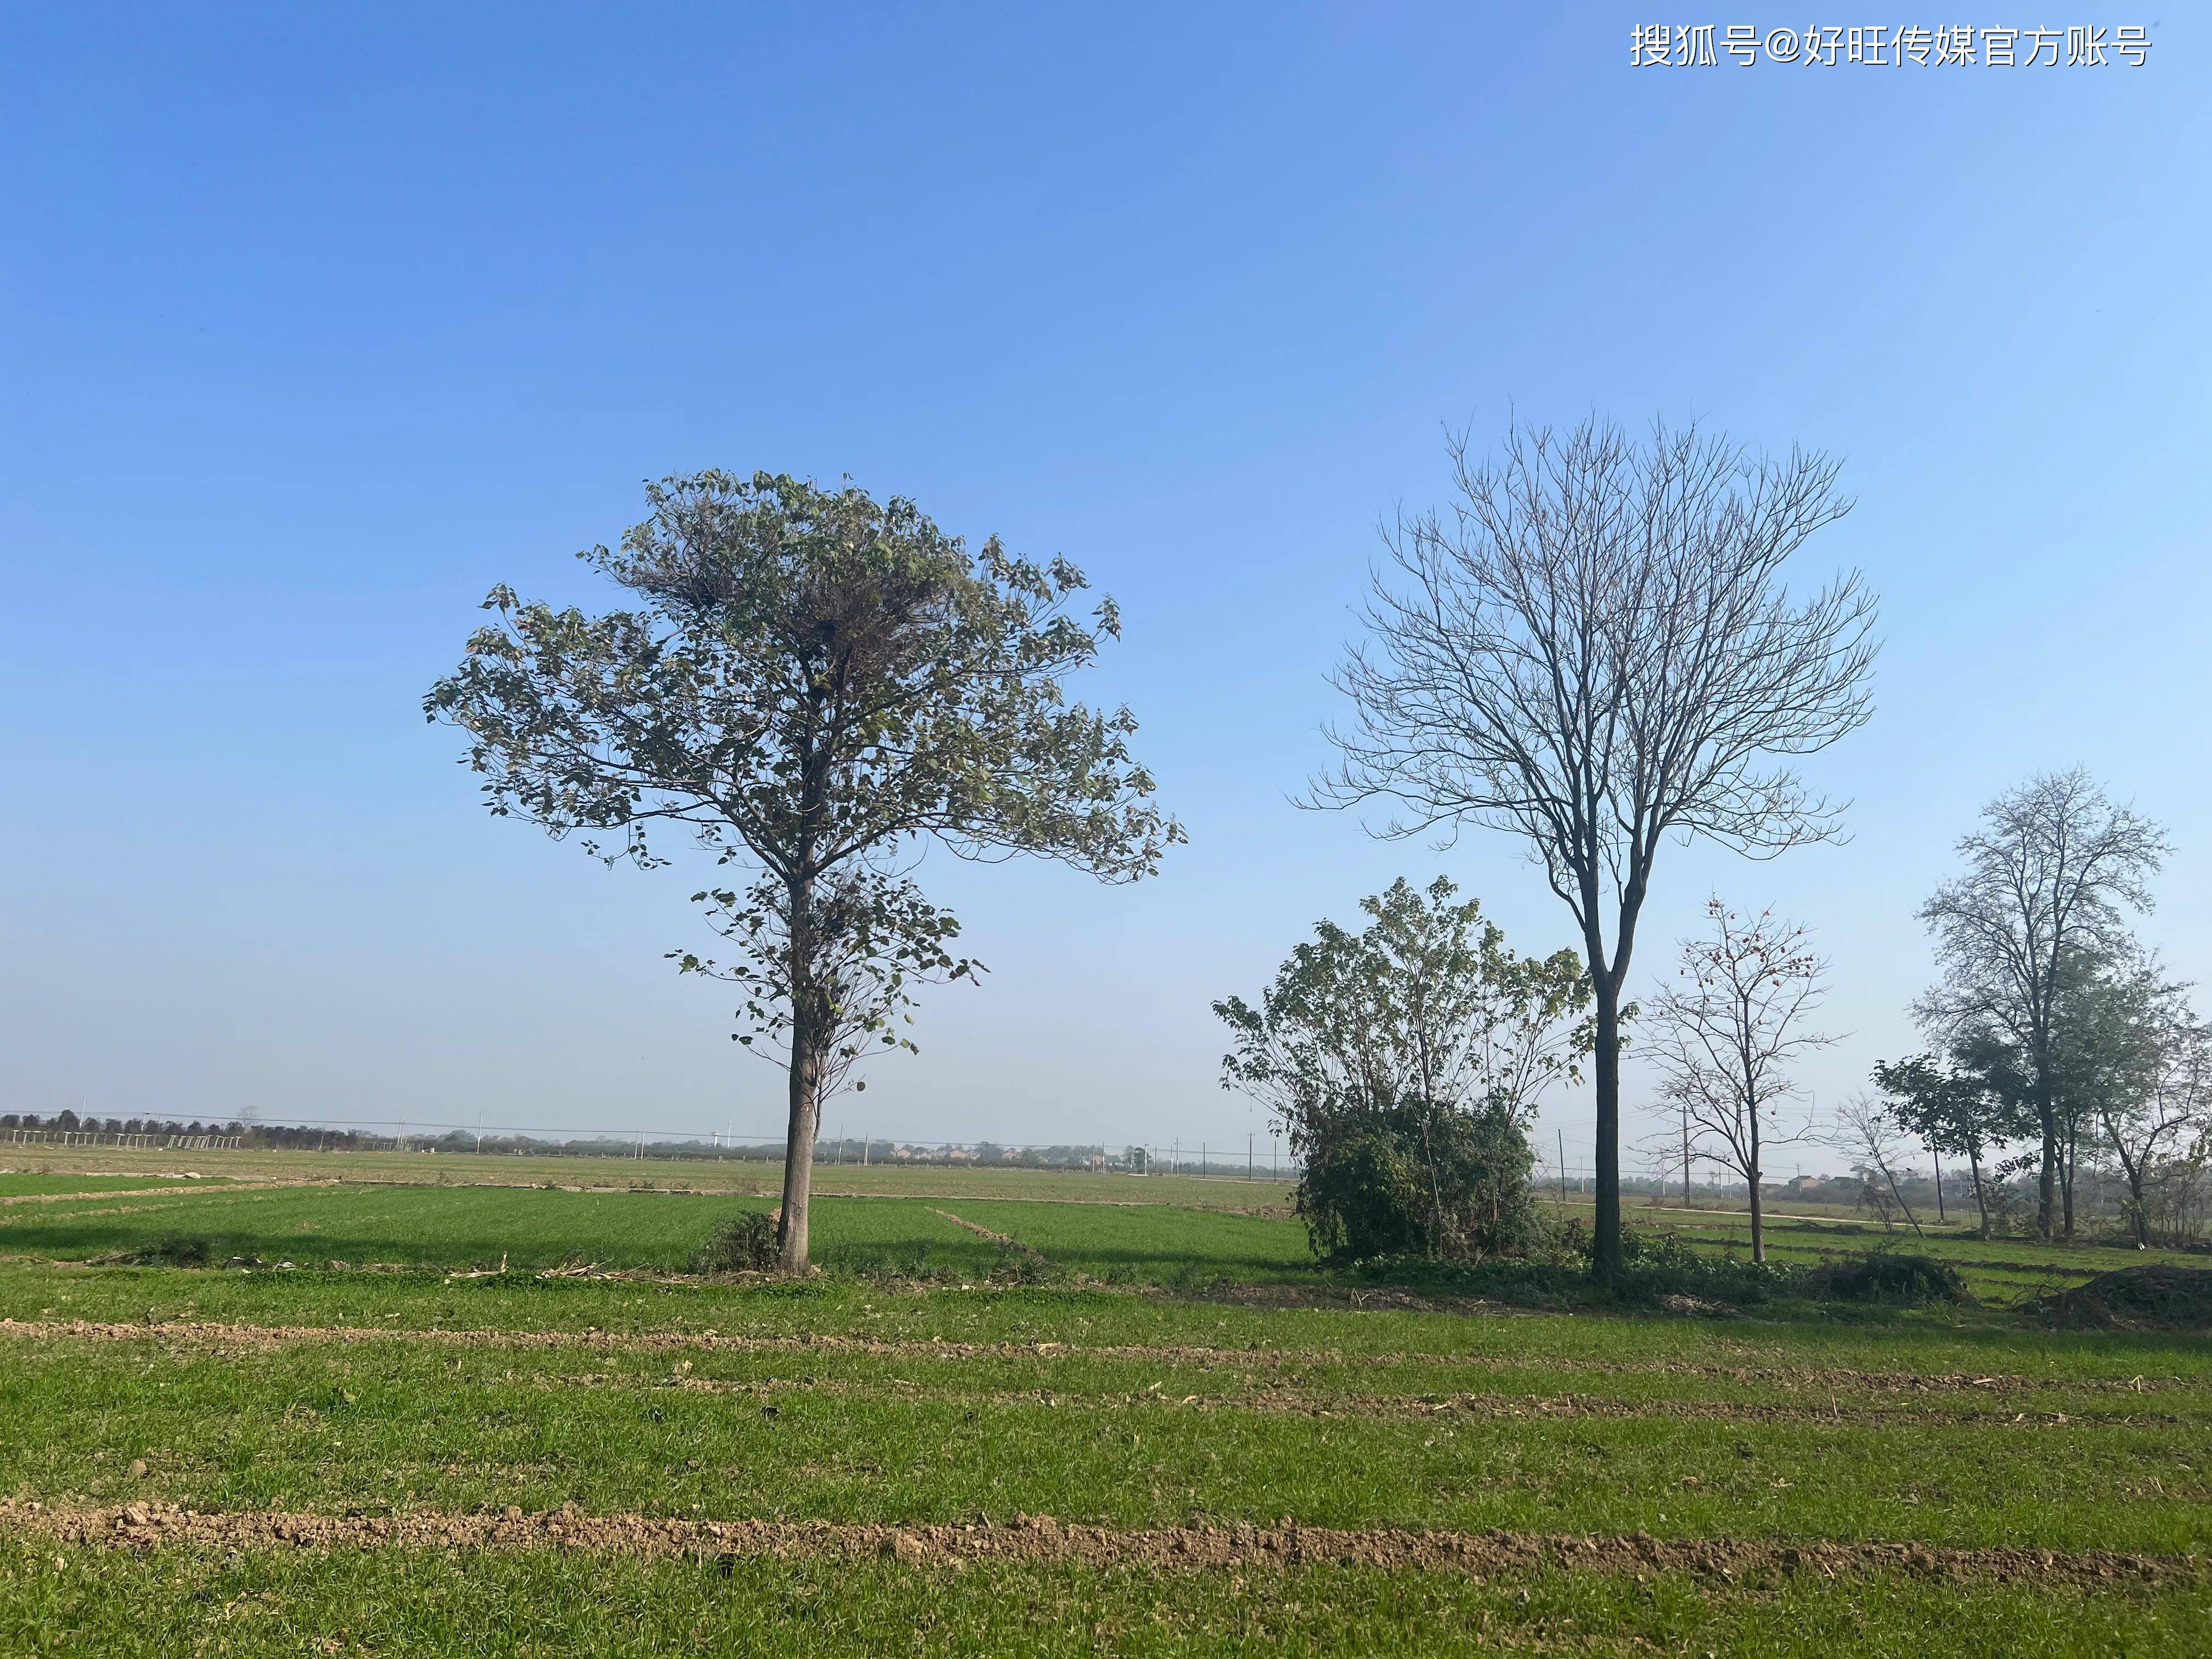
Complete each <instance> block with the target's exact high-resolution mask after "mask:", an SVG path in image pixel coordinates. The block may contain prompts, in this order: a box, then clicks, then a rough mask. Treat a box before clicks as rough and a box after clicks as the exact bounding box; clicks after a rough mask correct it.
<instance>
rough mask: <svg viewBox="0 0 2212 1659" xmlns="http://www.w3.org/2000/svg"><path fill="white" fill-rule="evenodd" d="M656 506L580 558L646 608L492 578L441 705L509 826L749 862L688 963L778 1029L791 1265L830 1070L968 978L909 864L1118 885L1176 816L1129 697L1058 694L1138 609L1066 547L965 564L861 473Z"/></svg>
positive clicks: (778, 479)
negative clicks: (706, 952) (1092, 590)
mask: <svg viewBox="0 0 2212 1659" xmlns="http://www.w3.org/2000/svg"><path fill="white" fill-rule="evenodd" d="M647 498H648V501H649V503H650V505H651V507H652V515H651V516H650V517H649V518H647V520H645V521H644V522H643V523H641V524H640V525H638V526H635V528H633V529H632V530H631V531H630V532H629V533H628V534H627V535H625V536H624V537H623V540H622V543H621V545H620V547H619V548H618V549H616V550H609V549H607V548H605V547H598V548H593V549H592V550H589V551H587V552H586V553H584V554H583V555H581V557H582V558H583V559H584V560H585V562H586V563H588V564H590V565H591V566H592V568H594V569H596V570H598V571H599V572H600V573H601V574H604V575H605V576H607V577H608V578H609V579H610V580H612V581H614V582H615V583H617V585H618V586H621V587H623V588H625V589H627V590H629V592H630V593H632V594H634V595H635V599H636V605H635V608H634V609H629V610H617V611H609V612H608V613H606V614H605V615H603V616H596V617H594V616H587V615H586V614H585V613H583V612H582V611H578V610H575V609H573V608H572V609H567V610H555V609H554V608H552V607H551V606H550V605H544V604H542V603H541V604H525V603H523V602H521V601H520V600H519V599H517V598H516V596H515V595H514V593H513V592H512V591H511V590H510V589H508V588H507V587H505V586H501V587H499V588H496V589H495V590H494V591H493V592H492V594H491V597H490V598H489V599H487V600H486V601H485V608H486V609H487V610H489V611H495V612H496V613H497V617H498V620H497V621H496V622H495V623H493V624H492V625H490V626H488V627H485V628H483V629H480V630H479V631H478V632H477V633H476V634H475V635H473V636H472V637H471V639H470V641H469V645H468V654H467V657H466V658H465V660H464V661H463V662H462V664H461V665H460V666H459V668H458V669H457V670H456V671H454V672H453V674H451V675H449V676H448V677H447V678H443V679H441V680H440V681H439V682H438V683H437V684H435V686H433V687H432V688H431V690H430V692H429V694H428V697H427V698H426V700H425V702H424V709H425V712H426V714H428V716H429V718H431V719H432V720H448V721H451V722H453V724H455V725H457V726H460V727H461V728H462V729H463V730H465V732H467V733H468V734H469V739H470V743H469V752H468V757H467V763H468V764H469V765H471V767H473V768H474V769H476V770H477V772H479V773H481V774H483V776H484V780H485V781H484V784H483V794H484V798H485V802H486V805H488V806H489V809H490V811H492V812H493V813H494V814H495V816H498V817H519V818H520V819H522V820H523V821H525V822H526V823H533V824H537V825H538V826H540V827H542V828H544V829H546V830H547V831H549V832H550V834H551V835H553V836H555V837H556V838H559V837H562V836H568V835H570V834H572V833H574V832H577V831H582V832H584V833H585V835H586V837H587V838H586V840H585V842H584V845H585V847H586V850H588V851H590V852H592V853H593V854H596V855H598V856H599V857H602V858H604V859H605V860H607V861H609V862H610V863H611V862H614V861H616V860H629V861H631V862H633V863H635V864H636V865H638V866H641V867H651V866H655V865H659V864H662V863H665V862H666V857H665V854H663V853H662V852H661V851H660V850H659V848H660V844H661V837H662V836H665V835H668V834H674V835H676V836H681V837H685V838H689V839H690V840H691V841H693V842H695V843H696V846H697V847H698V848H700V849H701V850H702V851H703V852H705V853H706V854H708V855H709V856H710V857H712V858H713V859H714V860H716V861H717V863H719V864H721V865H725V866H737V867H738V868H740V869H742V870H744V872H746V873H747V874H748V876H749V877H750V879H749V880H748V881H747V882H745V883H744V884H742V885H732V886H729V887H717V888H710V889H708V890H706V891H704V892H702V893H701V894H699V895H697V897H698V898H699V899H700V900H701V901H702V902H704V903H706V904H708V906H709V907H710V909H711V914H712V915H713V916H714V920H715V921H716V924H717V925H718V926H719V927H720V929H721V931H722V932H723V933H725V934H726V936H727V937H728V938H729V939H731V940H732V943H733V944H734V945H737V947H738V960H737V961H736V962H734V963H732V964H731V965H729V966H727V967H722V966H720V965H718V964H716V963H714V962H713V961H711V960H709V959H705V958H701V957H694V956H691V955H690V954H688V953H671V954H674V955H677V956H678V958H679V961H680V963H681V965H682V966H683V967H684V968H685V969H689V970H692V971H698V972H708V973H717V974H722V975H726V976H727V977H730V978H732V979H734V980H735V981H737V982H738V984H739V985H740V986H741V987H743V989H744V994H745V998H746V1000H745V1003H744V1009H743V1011H742V1017H743V1018H744V1021H745V1023H746V1024H748V1025H750V1027H751V1028H752V1029H751V1030H750V1031H748V1032H745V1033H744V1034H742V1035H741V1036H740V1038H739V1040H740V1041H744V1042H748V1043H749V1045H750V1043H751V1041H752V1039H754V1038H760V1037H765V1038H767V1039H769V1040H770V1042H775V1041H776V1040H778V1039H781V1048H782V1049H783V1060H782V1061H781V1063H783V1064H785V1065H786V1066H787V1070H788V1073H789V1079H788V1081H789V1090H788V1093H789V1106H790V1115H789V1127H788V1133H787V1147H786V1156H785V1164H784V1189H783V1208H782V1220H781V1233H780V1237H779V1243H780V1248H781V1261H782V1265H783V1266H784V1267H786V1268H787V1269H788V1270H791V1271H800V1270H803V1269H804V1268H805V1267H806V1264H807V1200H808V1194H809V1192H810V1190H811V1164H812V1158H813V1150H814V1143H815V1138H816V1135H817V1132H818V1128H819V1125H820V1121H821V1106H822V1102H823V1094H824V1091H825V1089H827V1088H829V1087H834V1086H835V1085H836V1083H837V1082H838V1081H839V1080H840V1079H841V1078H842V1075H843V1070H842V1068H844V1067H848V1066H849V1065H850V1064H851V1062H852V1061H853V1060H854V1059H855V1058H857V1057H858V1055H859V1054H860V1052H862V1051H863V1050H864V1049H865V1048H868V1047H870V1046H872V1045H873V1046H878V1047H880V1046H884V1045H889V1044H896V1043H898V1042H901V1039H900V1038H899V1037H898V1036H897V1034H896V1024H897V1021H898V1018H899V1016H900V1015H901V1013H902V1011H903V1009H904V1008H905V1006H907V1004H908V1000H909V994H910V989H911V987H914V986H915V985H917V984H920V983H924V982H927V981H932V980H943V979H949V978H956V977H958V978H965V977H969V976H972V975H973V974H974V973H975V971H976V967H975V963H972V962H969V961H965V960H963V959H959V958H957V957H954V955H953V954H952V952H951V949H950V943H951V940H952V939H954V938H955V937H956V935H957V932H958V927H957V922H956V921H954V919H953V918H952V917H951V916H950V915H946V914H945V912H944V911H942V910H939V909H938V908H935V907H933V906H932V905H931V904H930V903H928V902H927V900H926V899H924V898H923V896H921V891H920V890H919V889H918V888H917V887H916V885H915V883H914V881H913V880H912V872H913V869H914V866H915V862H916V860H918V858H919V856H920V855H921V852H922V851H923V850H924V849H926V848H927V846H928V845H930V844H932V843H934V844H936V845H939V846H942V847H944V848H947V849H949V850H950V851H951V852H952V853H954V854H957V855H958V856H960V857H963V858H968V859H973V860H985V861H989V860H999V859H1003V858H1009V857H1012V856H1014V855H1016V854H1036V855H1040V856H1043V857H1047V858H1051V859H1056V860H1060V861H1062V862H1065V863H1067V864H1069V865H1072V866H1074V867H1076V868H1078V869H1080V870H1083V871H1085V872H1089V873H1091V874H1092V875H1094V876H1097V877H1098V878H1100V879H1102V880H1105V881H1109V882H1127V881H1133V880H1135V879H1137V878H1140V877H1143V876H1146V875H1149V874H1152V872H1154V871H1155V870H1156V869H1157V867H1158V860H1159V859H1160V857H1161V854H1162V853H1163V851H1164V848H1166V847H1167V846H1168V845H1169V844H1170V843H1171V842H1177V841H1180V840H1182V829H1181V828H1180V827H1179V826H1178V825H1177V824H1176V823H1175V822H1174V820H1173V819H1171V818H1169V817H1164V815H1163V814H1162V813H1161V811H1159V809H1158V806H1157V805H1155V804H1154V801H1153V786H1152V777H1151V775H1149V774H1148V773H1147V772H1146V770H1145V769H1144V768H1143V767H1142V766H1141V765H1139V763H1137V761H1136V760H1135V759H1134V758H1133V756H1132V755H1131V753H1130V751H1129V747H1128V740H1129V737H1130V734H1131V733H1132V732H1133V731H1134V730H1135V726H1136V722H1135V720H1134V719H1133V717H1132V716H1131V715H1130V714H1129V712H1128V710H1127V709H1126V708H1123V709H1119V710H1117V711H1115V712H1114V713H1111V714H1104V713H1100V712H1097V711H1094V710H1092V709H1090V708H1085V707H1083V706H1081V705H1079V704H1071V703H1069V702H1066V700H1065V695H1064V683H1065V682H1066V679H1067V678H1068V677H1069V676H1070V675H1072V674H1073V672H1074V671H1076V670H1078V669H1079V668H1081V667H1083V666H1085V665H1087V664H1089V663H1090V662H1091V660H1092V659H1094V658H1095V657H1096V655H1097V651H1098V648H1099V646H1100V644H1101V642H1102V641H1104V640H1105V639H1108V638H1111V637H1118V636H1119V634H1120V631H1121V624H1120V618H1119V616H1118V613H1117V612H1116V611H1115V606H1114V605H1113V602H1112V601H1111V600H1110V599H1102V600H1101V601H1100V602H1099V603H1098V605H1097V607H1096V608H1095V610H1094V611H1092V613H1091V617H1090V619H1089V620H1088V621H1084V620H1079V618H1078V617H1075V616H1073V615H1072V614H1071V606H1072V605H1073V602H1074V599H1075V596H1076V595H1077V594H1078V593H1079V592H1081V591H1082V590H1083V589H1084V587H1085V581H1084V578H1083V575H1082V573H1081V572H1079V571H1078V570H1077V569H1076V568H1074V567H1073V566H1072V565H1070V564H1068V563H1067V562H1065V561H1064V560H1060V559H1054V560H1053V561H1052V562H1050V563H1048V564H1037V563H1035V562H1030V561H1029V560H1026V559H1018V558H1016V557H1013V556H1011V555H1009V554H1008V553H1007V552H1006V550H1004V549H1003V548H1002V547H1001V546H1000V544H999V542H998V540H997V539H996V538H992V539H991V540H989V541H987V542H986V543H985V544H983V546H982V548H981V550H980V551H979V552H977V553H975V554H974V555H972V556H971V555H970V554H969V551H968V550H967V549H966V547H965V546H964V545H963V543H962V542H961V541H960V540H958V539H957V538H954V537H951V536H948V535H946V534H945V533H944V532H941V531H940V530H939V528H938V527H937V526H936V525H935V524H933V523H932V522H931V521H930V520H929V519H928V518H927V517H926V516H924V515H923V513H921V511H920V509H919V508H917V507H915V504H914V503H913V502H912V501H907V500H905V499H904V498H902V497H898V496H893V497H891V498H890V500H888V501H882V502H878V501H875V500H874V499H872V497H870V496H869V495H867V494H866V493H865V492H864V491H862V490H860V489H857V488H854V487H852V486H850V485H849V484H848V486H847V487H845V488H843V489H822V488H820V487H818V486H817V485H815V484H813V483H809V482H805V481H802V480H800V479H797V478H793V477H783V476H771V475H769V474H768V473H756V474H754V475H753V476H752V477H750V478H741V477H735V476H733V475H732V474H729V473H726V472H720V471H707V472H700V473H696V474H692V475H690V476H687V477H674V478H670V479H668V480H666V481H665V482H664V483H661V484H659V485H653V486H648V487H647ZM599 837H605V839H604V840H603V839H599Z"/></svg>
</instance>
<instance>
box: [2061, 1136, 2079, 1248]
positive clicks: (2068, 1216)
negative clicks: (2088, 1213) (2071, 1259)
mask: <svg viewBox="0 0 2212 1659" xmlns="http://www.w3.org/2000/svg"><path fill="white" fill-rule="evenodd" d="M2077 1144H2078V1138H2077V1136H2076V1135H2075V1133H2073V1132H2072V1131H2070V1130H2069V1132H2068V1133H2067V1135H2066V1137H2065V1138H2064V1139H2063V1140H2061V1141H2060V1142H2059V1143H2058V1197H2059V1203H2060V1206H2061V1207H2062V1209H2063V1214H2064V1217H2065V1221H2064V1226H2065V1238H2066V1242H2067V1243H2069V1244H2070V1243H2073V1242H2074V1153H2075V1146H2077Z"/></svg>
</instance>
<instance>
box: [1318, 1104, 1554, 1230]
mask: <svg viewBox="0 0 2212 1659" xmlns="http://www.w3.org/2000/svg"><path fill="white" fill-rule="evenodd" d="M1316 1129H1317V1131H1318V1132H1316V1133H1314V1134H1313V1138H1312V1141H1311V1144H1310V1145H1309V1146H1308V1147H1307V1148H1306V1163H1305V1168H1304V1172H1303V1173H1302V1175H1301V1176H1300V1177H1299V1181H1298V1187H1297V1194H1296V1200H1297V1212H1298V1214H1299V1216H1300V1217H1301V1218H1303V1219H1304V1222H1305V1224H1306V1233H1307V1236H1308V1237H1309V1238H1310V1240H1311V1241H1312V1243H1313V1249H1314V1253H1315V1254H1316V1255H1320V1256H1322V1257H1325V1258H1327V1259H1328V1260H1331V1261H1364V1260H1367V1259H1368V1258H1370V1257H1375V1256H1401V1255H1402V1256H1429V1257H1435V1258H1442V1259H1444V1260H1449V1261H1479V1260H1480V1259H1482V1258H1484V1257H1486V1256H1493V1255H1525V1254H1527V1253H1528V1251H1529V1250H1530V1249H1532V1248H1534V1246H1535V1245H1536V1244H1537V1243H1538V1242H1539V1241H1540V1240H1541V1237H1542V1228H1541V1224H1540V1223H1539V1221H1538V1219H1537V1212H1536V1205H1535V1199H1534V1193H1533V1192H1532V1191H1531V1189H1530V1186H1529V1178H1528V1177H1529V1170H1530V1169H1531V1167H1532V1166H1533V1165H1534V1162H1535V1158H1534V1154H1533V1153H1532V1152H1530V1150H1529V1147H1528V1135H1527V1134H1526V1133H1525V1132H1524V1131H1523V1130H1522V1127H1521V1124H1520V1121H1519V1119H1518V1118H1517V1117H1516V1115H1514V1114H1512V1113H1511V1112H1509V1111H1505V1110H1502V1109H1485V1110H1479V1111H1472V1112H1469V1111H1461V1110H1456V1109H1450V1108H1445V1107H1426V1106H1424V1105H1421V1104H1419V1103H1413V1104H1407V1105H1405V1106H1401V1107H1398V1108H1396V1109H1392V1110H1389V1111H1381V1112H1363V1113H1357V1114H1354V1113H1349V1112H1347V1113H1345V1114H1343V1115H1340V1117H1339V1118H1337V1119H1336V1120H1335V1121H1332V1122H1329V1123H1328V1124H1326V1125H1317V1126H1316Z"/></svg>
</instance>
